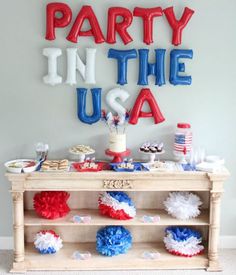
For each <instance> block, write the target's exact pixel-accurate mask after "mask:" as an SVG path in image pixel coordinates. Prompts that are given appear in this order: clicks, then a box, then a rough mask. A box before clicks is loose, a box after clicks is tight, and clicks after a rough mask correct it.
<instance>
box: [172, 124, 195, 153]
mask: <svg viewBox="0 0 236 275" xmlns="http://www.w3.org/2000/svg"><path fill="white" fill-rule="evenodd" d="M191 150H192V130H191V125H190V124H189V123H178V124H177V129H176V131H175V142H174V154H175V156H177V157H178V156H180V157H182V156H186V155H189V154H190V152H191Z"/></svg>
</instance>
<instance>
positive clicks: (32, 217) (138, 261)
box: [6, 170, 229, 272]
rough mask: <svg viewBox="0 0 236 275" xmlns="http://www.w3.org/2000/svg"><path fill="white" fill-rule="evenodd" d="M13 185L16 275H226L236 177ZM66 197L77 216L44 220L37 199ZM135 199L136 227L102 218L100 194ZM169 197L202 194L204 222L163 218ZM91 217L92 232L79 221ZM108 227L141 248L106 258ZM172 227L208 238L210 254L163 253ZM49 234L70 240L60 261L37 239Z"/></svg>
mask: <svg viewBox="0 0 236 275" xmlns="http://www.w3.org/2000/svg"><path fill="white" fill-rule="evenodd" d="M6 176H7V178H8V180H9V181H10V182H11V193H12V199H13V212H14V213H13V214H14V222H13V223H14V224H13V228H14V262H13V268H12V270H11V271H12V272H25V271H27V270H126V269H199V268H203V269H207V270H208V271H220V270H221V268H220V265H219V260H218V247H217V246H218V238H219V227H220V201H221V194H222V192H223V183H224V181H225V180H226V179H227V177H228V176H229V173H228V172H227V170H225V171H223V172H221V173H204V172H155V173H153V172H152V173H150V172H135V173H116V172H111V171H104V172H99V173H78V172H66V173H42V172H34V173H31V174H9V173H7V174H6ZM43 190H63V191H68V192H70V199H69V206H70V207H71V209H72V211H71V212H70V213H69V214H68V215H67V216H66V217H64V218H61V219H57V220H47V219H42V218H40V217H38V216H37V215H36V214H35V212H34V210H33V205H32V198H33V195H34V194H35V192H38V191H43ZM105 190H110V191H111V190H113V191H114V190H115V191H118V190H119V191H127V192H128V193H129V195H130V196H131V197H132V199H133V200H134V201H135V204H136V207H137V216H136V217H135V218H134V219H132V220H128V221H120V220H114V219H111V218H108V217H104V216H100V215H99V213H98V210H97V199H98V195H99V192H101V191H105ZM169 191H194V192H196V193H197V194H198V195H199V196H200V197H201V199H202V200H203V202H204V203H203V209H202V211H201V215H200V216H199V217H197V218H195V219H191V220H188V221H180V220H177V219H175V218H172V217H171V216H170V215H168V214H167V213H166V211H165V210H163V201H164V200H165V198H166V197H167V195H168V192H169ZM76 214H77V215H81V216H83V215H90V216H91V218H92V220H91V223H89V224H75V223H73V221H72V217H73V216H74V215H76ZM143 215H150V216H154V215H159V216H160V217H161V219H160V222H158V223H155V224H153V223H143V222H142V221H141V218H142V217H143ZM105 225H124V226H125V227H127V228H128V229H129V230H130V231H131V233H132V236H133V241H134V243H133V246H132V248H131V249H130V250H129V251H128V253H127V254H125V255H119V256H115V257H105V256H101V255H100V254H98V253H97V252H96V249H95V238H96V232H97V230H98V229H99V228H100V227H102V226H105ZM170 225H178V226H180V225H183V226H191V227H194V228H196V229H198V230H200V231H201V232H202V234H203V238H204V241H205V247H206V249H205V253H204V254H203V255H199V256H195V257H192V258H184V257H179V256H174V255H171V254H169V253H168V252H167V251H166V250H165V248H164V245H163V241H162V240H163V236H164V229H165V228H166V227H167V226H170ZM41 229H53V230H55V231H56V232H57V233H58V234H59V235H60V236H61V237H62V239H63V243H64V246H63V248H62V249H61V250H60V251H59V252H58V253H57V254H54V255H41V254H39V253H38V252H37V251H36V250H35V249H34V245H33V237H34V235H35V233H37V232H38V231H39V230H41ZM76 250H80V251H89V252H90V253H91V254H92V257H91V259H89V260H85V261H81V260H75V259H72V254H73V252H74V251H76ZM154 250H155V251H158V252H159V253H161V257H160V259H157V260H150V259H143V258H142V253H143V252H144V251H154Z"/></svg>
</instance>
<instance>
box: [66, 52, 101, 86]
mask: <svg viewBox="0 0 236 275" xmlns="http://www.w3.org/2000/svg"><path fill="white" fill-rule="evenodd" d="M66 51H67V79H66V83H67V84H70V85H74V84H76V83H77V81H76V71H77V70H78V71H79V73H80V74H81V76H82V78H83V79H84V80H85V83H86V84H95V83H96V80H95V63H96V62H95V61H96V49H92V48H86V65H85V64H84V63H83V62H82V60H81V59H80V57H79V55H78V54H77V49H76V48H68V49H66Z"/></svg>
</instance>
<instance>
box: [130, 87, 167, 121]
mask: <svg viewBox="0 0 236 275" xmlns="http://www.w3.org/2000/svg"><path fill="white" fill-rule="evenodd" d="M145 101H147V103H148V105H149V106H150V109H151V111H150V112H148V113H147V112H142V107H143V104H144V102H145ZM140 117H153V118H154V121H155V124H158V123H161V122H163V121H164V120H165V118H164V117H163V115H162V113H161V111H160V109H159V106H158V105H157V102H156V100H155V98H154V96H153V95H152V93H151V91H150V89H142V90H141V91H140V93H139V95H138V97H137V99H136V101H135V104H134V107H133V109H132V111H131V115H130V120H129V123H130V124H137V122H138V119H139V118H140Z"/></svg>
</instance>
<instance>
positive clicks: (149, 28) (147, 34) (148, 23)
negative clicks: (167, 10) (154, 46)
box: [134, 7, 163, 45]
mask: <svg viewBox="0 0 236 275" xmlns="http://www.w3.org/2000/svg"><path fill="white" fill-rule="evenodd" d="M162 14H163V13H162V9H161V8H160V7H157V8H150V9H144V8H135V9H134V16H138V17H142V19H143V42H144V43H146V44H147V45H149V44H151V43H153V18H154V17H157V16H162Z"/></svg>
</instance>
